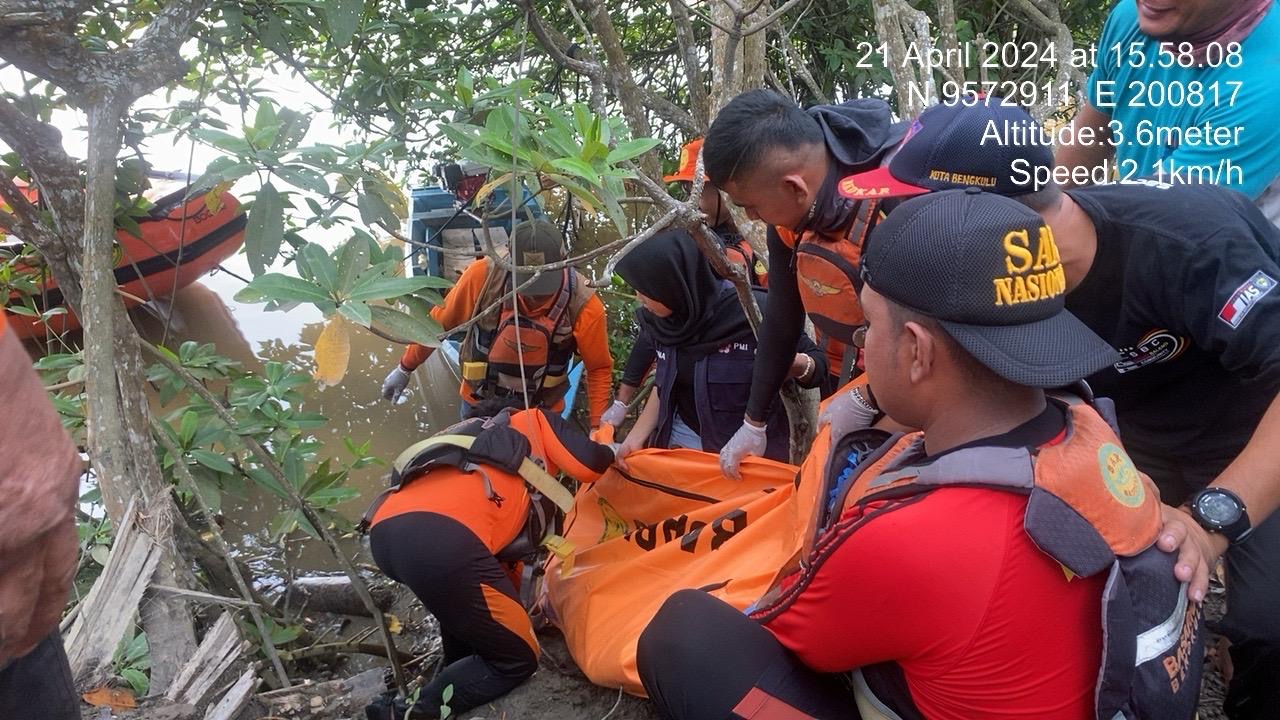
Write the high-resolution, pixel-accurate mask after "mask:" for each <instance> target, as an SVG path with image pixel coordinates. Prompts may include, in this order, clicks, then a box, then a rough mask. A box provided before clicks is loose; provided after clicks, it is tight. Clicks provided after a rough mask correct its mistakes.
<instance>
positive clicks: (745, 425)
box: [720, 418, 769, 480]
mask: <svg viewBox="0 0 1280 720" xmlns="http://www.w3.org/2000/svg"><path fill="white" fill-rule="evenodd" d="M768 444H769V438H768V436H767V434H766V433H765V426H764V425H756V424H755V423H754V422H752V421H751V420H750V419H747V418H744V419H743V421H742V427H740V428H738V431H737V432H735V433H734V434H733V437H731V438H729V442H727V443H725V444H724V447H723V448H721V449H720V472H722V473H724V474H725V477H730V478H733V479H734V480H741V479H742V475H741V474H740V473H739V472H738V466H739V465H741V464H742V459H743V458H745V457H746V456H748V455H756V456H759V455H764V449H765V446H767V445H768Z"/></svg>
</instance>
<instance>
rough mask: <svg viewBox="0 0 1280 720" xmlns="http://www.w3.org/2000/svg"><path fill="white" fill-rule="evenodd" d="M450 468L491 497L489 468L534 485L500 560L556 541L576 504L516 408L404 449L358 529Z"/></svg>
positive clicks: (516, 557) (458, 425)
mask: <svg viewBox="0 0 1280 720" xmlns="http://www.w3.org/2000/svg"><path fill="white" fill-rule="evenodd" d="M446 466H447V467H452V468H456V469H458V470H461V471H463V472H466V473H472V474H475V475H476V476H477V479H478V480H479V481H480V482H483V483H484V485H485V491H486V493H487V494H488V496H489V497H490V498H491V499H494V498H495V497H496V493H495V492H494V490H493V485H492V483H491V482H490V480H489V477H488V475H487V474H486V472H485V467H486V466H487V467H493V468H497V469H499V470H503V471H505V472H508V473H511V474H513V475H519V476H520V477H521V478H522V479H523V480H524V481H525V483H526V484H527V485H528V486H529V517H528V519H527V520H526V521H525V524H524V526H523V528H522V529H521V530H520V532H519V533H518V534H517V535H516V538H515V539H514V540H512V541H511V542H510V543H508V544H507V546H506V547H504V548H502V549H501V550H499V551H498V552H497V553H496V556H497V557H498V559H499V560H503V561H512V562H514V561H516V560H520V559H522V558H525V557H528V556H529V555H531V554H533V553H535V552H536V551H537V550H538V548H539V547H540V546H541V545H543V544H546V543H547V542H554V541H555V540H556V539H557V538H558V533H559V532H560V522H561V520H562V518H563V517H564V513H566V512H568V511H569V508H571V507H573V494H572V493H570V492H569V491H568V490H567V489H565V487H564V486H563V485H561V484H560V483H559V481H557V480H556V479H555V478H554V477H552V476H551V474H550V473H548V472H547V471H546V470H545V469H544V468H543V467H542V466H541V465H540V464H538V462H537V460H536V459H535V458H534V456H533V447H532V445H531V444H530V442H529V438H527V437H525V435H524V433H521V432H520V431H519V430H516V429H515V428H513V427H511V411H510V410H503V411H502V412H501V413H499V414H497V415H495V416H494V417H492V418H471V419H468V420H463V421H462V422H460V423H456V424H454V425H452V426H450V427H448V428H445V429H444V430H443V431H442V432H440V433H439V434H436V435H433V436H432V437H429V438H427V439H426V440H422V441H421V442H418V443H415V444H413V445H410V446H409V447H408V448H406V449H405V450H404V451H403V452H401V453H400V455H399V456H398V457H397V458H396V459H395V462H393V463H392V464H391V473H390V476H389V481H388V487H387V488H386V489H385V490H383V491H382V492H381V493H379V494H378V496H377V497H376V498H374V500H373V503H372V504H370V506H369V509H368V510H366V511H365V514H364V517H363V518H361V520H360V523H359V525H357V529H358V530H359V531H360V532H361V533H364V532H367V531H368V529H369V527H370V526H371V525H372V523H373V518H374V515H376V514H377V512H378V508H380V507H382V504H383V502H385V501H386V499H387V497H388V496H390V495H391V494H392V493H394V492H397V491H398V490H400V489H401V488H402V487H404V486H405V485H407V484H408V483H411V482H419V481H424V480H429V479H430V473H431V471H432V470H435V469H437V468H441V467H446Z"/></svg>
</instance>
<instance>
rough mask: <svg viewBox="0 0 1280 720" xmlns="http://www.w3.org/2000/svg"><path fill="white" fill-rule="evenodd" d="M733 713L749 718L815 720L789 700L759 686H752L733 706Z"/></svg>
mask: <svg viewBox="0 0 1280 720" xmlns="http://www.w3.org/2000/svg"><path fill="white" fill-rule="evenodd" d="M733 714H734V715H737V716H739V717H742V718H746V719H747V720H814V717H813V716H812V715H809V714H808V713H804V712H801V711H800V710H798V709H797V708H796V707H795V706H794V705H791V704H790V703H788V702H787V701H785V700H783V699H781V698H778V697H775V696H773V695H770V694H769V693H767V692H765V691H764V690H761V689H760V688H758V687H753V688H751V691H750V692H748V693H747V694H746V696H745V697H743V698H742V699H741V700H739V701H738V704H737V705H736V706H735V707H734V708H733Z"/></svg>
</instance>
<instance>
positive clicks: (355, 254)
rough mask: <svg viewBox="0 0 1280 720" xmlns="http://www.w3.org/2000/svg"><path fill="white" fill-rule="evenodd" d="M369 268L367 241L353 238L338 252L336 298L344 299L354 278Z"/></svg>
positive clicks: (354, 280) (361, 238)
mask: <svg viewBox="0 0 1280 720" xmlns="http://www.w3.org/2000/svg"><path fill="white" fill-rule="evenodd" d="M368 267H369V241H368V240H367V239H365V238H363V237H353V238H351V239H350V240H348V241H347V242H346V243H345V244H343V246H342V249H341V250H339V251H338V296H339V297H346V295H347V293H348V292H350V291H351V288H352V286H353V285H355V282H356V278H357V277H359V276H360V273H363V272H364V271H365V269H366V268H368Z"/></svg>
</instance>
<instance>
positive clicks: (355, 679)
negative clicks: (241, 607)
mask: <svg viewBox="0 0 1280 720" xmlns="http://www.w3.org/2000/svg"><path fill="white" fill-rule="evenodd" d="M385 676H386V671H385V670H381V669H374V670H366V671H365V672H362V673H360V674H359V675H353V676H352V677H349V678H344V679H342V680H330V681H328V682H322V683H302V684H299V685H295V686H293V687H291V688H288V689H285V690H273V691H271V692H265V693H260V694H259V695H258V696H257V698H256V700H257V702H258V703H259V704H261V705H262V706H263V708H264V709H265V710H266V711H267V715H268V716H270V717H272V718H288V719H289V720H304V719H306V718H332V717H348V716H350V717H355V716H363V715H364V706H365V705H368V704H369V703H370V702H372V701H373V699H374V698H376V697H378V696H379V695H381V694H382V693H383V692H386V689H387V683H386V680H385ZM206 720H212V718H207V719H206Z"/></svg>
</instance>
